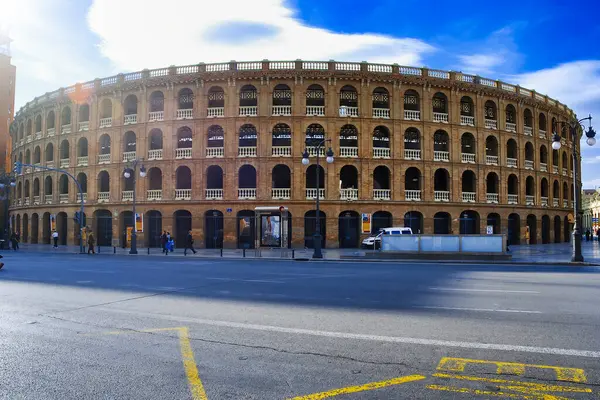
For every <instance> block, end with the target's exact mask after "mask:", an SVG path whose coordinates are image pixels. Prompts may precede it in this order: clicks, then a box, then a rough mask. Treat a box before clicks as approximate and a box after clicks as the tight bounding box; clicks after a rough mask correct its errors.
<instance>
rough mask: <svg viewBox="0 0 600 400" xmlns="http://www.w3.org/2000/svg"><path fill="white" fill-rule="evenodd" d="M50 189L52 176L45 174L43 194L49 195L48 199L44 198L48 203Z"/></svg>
mask: <svg viewBox="0 0 600 400" xmlns="http://www.w3.org/2000/svg"><path fill="white" fill-rule="evenodd" d="M52 189H53V188H52V177H51V176H47V177H46V179H44V195H45V196H46V197H48V196H50V199H48V198H46V204H49V203H48V200H50V202H52V192H53V191H52Z"/></svg>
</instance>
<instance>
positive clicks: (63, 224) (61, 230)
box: [56, 212, 67, 246]
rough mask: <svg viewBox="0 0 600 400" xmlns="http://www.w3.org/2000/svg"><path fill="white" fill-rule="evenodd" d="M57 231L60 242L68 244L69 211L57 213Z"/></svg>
mask: <svg viewBox="0 0 600 400" xmlns="http://www.w3.org/2000/svg"><path fill="white" fill-rule="evenodd" d="M56 232H58V244H60V245H63V246H64V245H66V244H67V213H66V212H59V213H58V214H57V215H56Z"/></svg>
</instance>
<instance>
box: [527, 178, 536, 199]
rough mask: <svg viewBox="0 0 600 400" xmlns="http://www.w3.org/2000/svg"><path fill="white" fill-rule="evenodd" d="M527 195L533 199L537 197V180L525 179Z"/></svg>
mask: <svg viewBox="0 0 600 400" xmlns="http://www.w3.org/2000/svg"><path fill="white" fill-rule="evenodd" d="M525 195H526V196H531V197H533V196H535V180H534V179H533V177H532V176H528V177H527V179H525ZM532 201H533V200H532Z"/></svg>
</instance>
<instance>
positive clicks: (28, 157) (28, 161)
mask: <svg viewBox="0 0 600 400" xmlns="http://www.w3.org/2000/svg"><path fill="white" fill-rule="evenodd" d="M25 164H31V150H29V149H27V150H26V151H25Z"/></svg>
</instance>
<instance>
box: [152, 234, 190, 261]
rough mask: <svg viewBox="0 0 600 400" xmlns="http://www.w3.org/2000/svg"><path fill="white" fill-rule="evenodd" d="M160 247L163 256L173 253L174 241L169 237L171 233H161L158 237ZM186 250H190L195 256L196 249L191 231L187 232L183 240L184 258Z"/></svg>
mask: <svg viewBox="0 0 600 400" xmlns="http://www.w3.org/2000/svg"><path fill="white" fill-rule="evenodd" d="M160 246H161V248H162V251H163V253H164V254H165V255H169V253H171V252H173V250H174V249H175V240H174V239H173V237H172V236H171V232H167V231H163V233H162V235H160ZM188 250H191V251H192V252H193V253H194V254H196V249H194V237H193V236H192V231H191V230H190V231H188V233H187V237H186V239H185V249H184V250H183V255H184V256H187V251H188Z"/></svg>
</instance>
